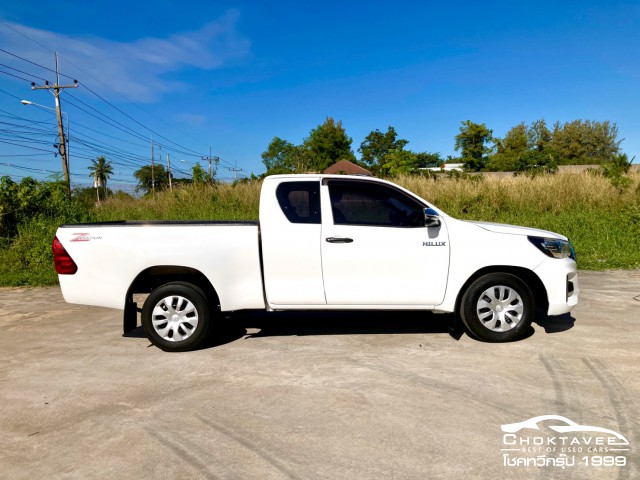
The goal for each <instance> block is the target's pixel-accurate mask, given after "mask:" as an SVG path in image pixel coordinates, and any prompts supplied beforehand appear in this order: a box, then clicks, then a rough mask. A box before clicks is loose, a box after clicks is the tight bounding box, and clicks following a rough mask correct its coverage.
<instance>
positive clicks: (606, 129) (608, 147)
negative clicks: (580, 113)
mask: <svg viewBox="0 0 640 480" xmlns="http://www.w3.org/2000/svg"><path fill="white" fill-rule="evenodd" d="M617 137H618V127H617V125H616V124H615V123H611V122H609V121H608V120H605V121H604V122H598V121H595V120H574V121H572V122H567V123H565V124H561V123H560V122H556V123H555V124H554V126H553V132H552V140H551V143H550V146H551V148H552V149H553V150H554V151H555V152H556V153H557V154H558V156H559V163H561V164H568V165H589V164H598V165H600V164H603V163H607V162H611V161H612V160H613V159H614V157H615V156H616V155H618V154H619V153H620V143H621V142H622V140H618V139H617Z"/></svg>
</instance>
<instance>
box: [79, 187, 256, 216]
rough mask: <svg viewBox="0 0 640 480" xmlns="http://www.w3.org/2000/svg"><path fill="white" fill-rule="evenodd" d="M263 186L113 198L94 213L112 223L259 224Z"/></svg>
mask: <svg viewBox="0 0 640 480" xmlns="http://www.w3.org/2000/svg"><path fill="white" fill-rule="evenodd" d="M259 200H260V185H259V184H257V183H244V184H242V183H239V184H236V185H234V186H232V185H226V184H220V185H198V186H195V185H188V186H181V187H179V188H175V189H174V190H173V191H168V190H166V191H163V192H158V193H157V194H156V195H155V196H153V197H146V198H141V199H134V198H130V197H129V198H110V199H107V200H106V201H105V202H103V203H102V204H101V205H100V206H98V207H96V208H94V209H93V211H92V212H91V214H92V217H93V219H94V220H95V221H99V222H104V221H110V220H257V219H258V204H259Z"/></svg>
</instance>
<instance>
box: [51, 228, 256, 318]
mask: <svg viewBox="0 0 640 480" xmlns="http://www.w3.org/2000/svg"><path fill="white" fill-rule="evenodd" d="M56 235H57V237H58V239H59V240H60V242H61V243H62V245H63V246H64V248H65V249H66V250H67V252H68V253H69V255H70V256H71V258H73V260H74V261H75V263H76V264H77V266H78V271H77V272H76V273H75V274H74V275H60V276H59V278H60V286H61V288H62V293H63V296H64V298H65V300H66V301H67V302H69V303H79V304H85V305H96V306H102V307H110V308H118V309H122V308H124V305H125V299H126V295H127V292H128V290H129V287H130V286H131V284H132V283H133V282H134V280H135V279H136V277H137V276H138V275H140V274H141V273H142V272H144V271H146V270H147V269H150V268H153V267H180V268H186V269H192V270H195V271H197V272H200V273H201V274H202V275H204V276H205V277H206V278H207V279H208V280H209V282H210V283H211V285H212V286H213V288H214V289H215V291H216V293H217V295H218V298H219V300H220V306H221V309H222V310H223V311H230V310H236V309H242V308H265V303H264V293H263V287H262V273H261V267H260V248H259V227H258V223H257V222H210V221H205V222H194V221H187V222H175V221H154V222H105V223H87V224H78V225H62V226H61V227H60V228H59V229H58V232H57V234H56Z"/></svg>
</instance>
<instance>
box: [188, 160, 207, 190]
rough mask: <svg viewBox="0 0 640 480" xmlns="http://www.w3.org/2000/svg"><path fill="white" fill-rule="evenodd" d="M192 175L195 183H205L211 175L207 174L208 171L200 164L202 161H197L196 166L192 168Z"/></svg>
mask: <svg viewBox="0 0 640 480" xmlns="http://www.w3.org/2000/svg"><path fill="white" fill-rule="evenodd" d="M191 175H192V179H193V183H195V184H200V185H202V184H204V183H207V181H209V175H208V174H207V171H206V170H205V169H204V168H202V166H201V165H200V162H196V164H195V166H194V167H193V168H192V169H191Z"/></svg>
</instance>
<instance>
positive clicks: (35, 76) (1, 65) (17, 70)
mask: <svg viewBox="0 0 640 480" xmlns="http://www.w3.org/2000/svg"><path fill="white" fill-rule="evenodd" d="M0 67H5V68H9V69H11V70H15V71H16V72H20V73H24V74H25V75H29V76H30V77H33V78H38V79H40V80H44V81H45V82H48V81H49V80H47V79H46V78H43V77H39V76H37V75H34V74H32V73H29V72H25V71H23V70H19V69H17V68H15V67H10V66H9V65H5V64H4V63H0Z"/></svg>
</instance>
